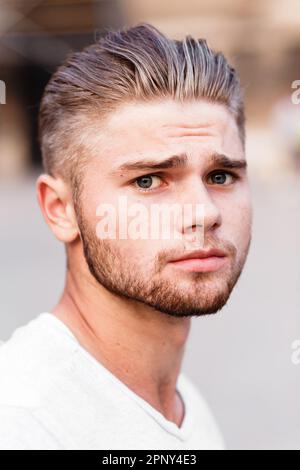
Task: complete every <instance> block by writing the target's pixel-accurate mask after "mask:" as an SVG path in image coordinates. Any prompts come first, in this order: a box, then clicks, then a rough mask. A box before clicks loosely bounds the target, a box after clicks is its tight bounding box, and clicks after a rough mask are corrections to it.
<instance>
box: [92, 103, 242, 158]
mask: <svg viewBox="0 0 300 470" xmlns="http://www.w3.org/2000/svg"><path fill="white" fill-rule="evenodd" d="M101 135H102V137H101V145H100V150H99V156H100V154H101V155H104V154H105V157H106V158H105V159H104V160H103V162H102V163H103V165H104V166H108V167H110V166H114V165H115V163H120V164H121V163H122V162H123V161H124V162H125V161H126V160H128V157H135V158H136V157H139V156H140V157H141V158H142V157H145V156H156V155H160V156H161V157H163V156H164V155H169V154H170V152H172V153H174V154H175V153H183V152H184V153H187V154H189V155H190V156H191V158H194V157H195V158H196V157H197V155H198V156H202V157H205V154H207V155H210V154H211V153H212V152H220V153H225V154H228V155H231V156H232V157H233V158H234V157H235V156H236V158H240V157H241V155H242V154H243V148H242V144H241V141H240V138H239V133H238V128H237V125H236V123H235V120H234V118H233V116H232V115H231V113H230V112H229V111H228V110H227V108H226V107H225V106H224V105H221V104H216V103H209V102H207V101H204V100H197V101H191V102H187V103H179V102H176V101H174V100H162V101H156V102H149V103H130V104H124V105H122V106H120V107H119V108H118V109H117V110H116V111H114V112H113V113H112V114H111V115H110V116H109V118H108V119H107V121H106V122H105V125H104V128H103V127H102V131H101ZM96 139H97V137H96ZM93 140H94V139H93ZM99 143H100V142H99Z"/></svg>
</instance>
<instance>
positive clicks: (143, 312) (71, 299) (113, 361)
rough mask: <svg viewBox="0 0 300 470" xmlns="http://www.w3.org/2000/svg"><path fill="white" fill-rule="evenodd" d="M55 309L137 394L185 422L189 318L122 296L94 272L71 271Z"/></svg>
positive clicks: (93, 351) (174, 420) (175, 418)
mask: <svg viewBox="0 0 300 470" xmlns="http://www.w3.org/2000/svg"><path fill="white" fill-rule="evenodd" d="M52 313H53V314H54V315H55V316H57V317H58V318H59V319H60V320H61V321H63V322H64V323H65V324H66V325H67V326H68V327H69V328H70V329H71V331H72V332H73V334H74V335H75V337H76V338H77V339H78V341H79V342H80V344H81V345H82V346H83V347H84V348H85V349H86V350H88V351H89V352H90V353H91V354H92V355H93V356H94V357H95V358H96V359H97V360H98V361H99V362H101V363H102V364H103V365H104V366H105V367H106V368H107V369H108V370H109V371H110V372H112V373H113V374H114V375H115V376H116V377H117V378H118V379H120V380H121V381H122V382H123V383H124V384H126V385H127V386H128V387H129V388H130V389H131V390H132V391H134V392H135V393H136V394H137V395H139V396H140V397H142V398H143V399H144V400H146V401H147V402H148V403H149V404H150V405H152V406H153V407H154V408H156V409H157V410H158V411H160V412H161V413H162V414H163V415H164V416H165V417H166V418H167V419H168V420H170V421H173V422H175V423H176V424H177V425H178V426H180V424H181V422H182V420H183V416H184V409H183V404H182V401H181V399H180V397H179V396H178V394H176V382H177V377H178V375H179V373H180V368H181V363H182V359H183V353H184V347H185V343H186V340H187V337H188V333H189V328H190V318H189V317H183V318H175V317H171V316H169V315H166V314H163V313H162V312H159V311H157V310H155V309H153V308H152V307H149V306H147V305H145V304H143V303H141V302H138V301H135V300H132V299H127V298H124V297H120V296H117V295H115V294H113V293H111V292H109V291H108V290H107V289H105V288H104V287H103V286H101V285H100V284H99V283H97V282H96V280H95V279H94V278H93V277H92V276H91V274H90V273H89V272H85V273H81V274H80V275H79V274H78V271H77V272H76V274H75V273H74V272H72V269H70V270H68V271H67V275H66V284H65V289H64V292H63V294H62V297H61V299H60V301H59V302H58V304H57V305H56V307H55V308H54V309H53V310H52Z"/></svg>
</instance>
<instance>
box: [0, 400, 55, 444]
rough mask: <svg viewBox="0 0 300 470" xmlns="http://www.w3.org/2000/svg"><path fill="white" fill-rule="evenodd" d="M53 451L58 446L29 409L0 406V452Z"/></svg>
mask: <svg viewBox="0 0 300 470" xmlns="http://www.w3.org/2000/svg"><path fill="white" fill-rule="evenodd" d="M55 449H56V450H58V449H61V446H60V444H59V443H58V441H57V440H56V439H55V438H54V436H53V435H52V434H51V433H50V432H49V431H48V430H47V429H45V427H44V426H43V425H42V424H41V423H40V422H39V421H38V420H37V419H36V417H35V416H34V413H33V412H32V411H31V410H30V409H28V408H23V407H17V406H1V405H0V450H55Z"/></svg>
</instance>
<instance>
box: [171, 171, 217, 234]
mask: <svg viewBox="0 0 300 470" xmlns="http://www.w3.org/2000/svg"><path fill="white" fill-rule="evenodd" d="M180 200H181V204H182V205H183V213H184V214H185V213H187V217H182V220H181V222H182V223H181V227H178V229H179V230H181V233H182V235H186V234H190V233H191V232H198V231H201V232H202V234H203V235H204V236H205V235H207V234H208V233H210V232H212V231H215V230H216V229H217V228H218V227H219V226H220V225H221V223H222V217H221V212H220V209H219V207H218V206H217V204H216V202H215V201H214V199H213V198H212V196H211V194H210V193H209V191H208V189H207V187H206V186H205V183H204V182H203V181H202V179H201V178H200V177H196V178H194V179H193V181H190V183H189V184H188V185H187V187H185V190H184V191H183V193H182V194H181V197H180Z"/></svg>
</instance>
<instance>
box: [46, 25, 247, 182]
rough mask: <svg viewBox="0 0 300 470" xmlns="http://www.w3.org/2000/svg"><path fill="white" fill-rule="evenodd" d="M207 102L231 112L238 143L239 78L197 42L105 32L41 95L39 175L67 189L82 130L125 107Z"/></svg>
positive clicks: (143, 28)
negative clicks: (42, 172)
mask: <svg viewBox="0 0 300 470" xmlns="http://www.w3.org/2000/svg"><path fill="white" fill-rule="evenodd" d="M162 98H166V99H170V98H172V99H174V100H178V101H180V102H184V101H188V100H196V99H201V98H202V99H206V100H208V101H210V102H213V103H221V104H224V105H225V106H226V107H227V109H228V110H229V111H230V112H231V113H232V115H233V116H234V118H235V121H236V123H237V126H238V130H239V135H240V138H241V141H242V143H243V145H244V141H245V117H244V104H243V97H242V90H241V86H240V81H239V77H238V75H237V73H236V71H235V70H234V68H232V67H231V66H230V65H229V63H228V62H227V60H226V59H225V57H224V55H223V54H222V53H219V52H215V51H213V50H212V49H211V48H209V47H208V45H207V43H206V41H205V40H204V39H194V38H193V37H191V36H186V37H185V39H183V40H182V41H178V40H171V39H169V38H167V37H166V36H165V35H164V34H162V33H161V32H160V31H159V30H158V29H156V28H155V27H154V26H152V25H150V24H148V23H140V24H138V25H136V26H135V27H132V28H127V29H122V30H118V31H112V30H108V31H107V33H106V35H105V36H103V37H100V39H99V40H97V41H96V42H95V43H94V44H92V45H90V46H88V47H86V48H84V49H83V50H82V51H80V52H73V53H71V54H69V55H68V57H67V58H66V60H65V62H64V63H63V64H62V65H61V66H60V67H59V68H58V70H57V71H56V72H55V73H54V74H53V75H52V77H51V79H50V81H49V83H48V84H47V86H46V88H45V91H44V95H43V97H42V101H41V106H40V113H39V141H40V145H41V151H42V158H43V165H44V170H45V171H46V172H47V173H49V174H51V175H53V176H57V175H59V176H61V177H63V178H64V179H66V180H69V181H70V182H71V183H74V182H76V181H77V176H78V173H79V172H80V168H81V165H83V164H84V162H85V160H86V158H88V155H87V154H88V152H87V146H86V142H85V141H84V137H83V135H84V133H83V132H82V130H83V129H84V128H85V127H86V126H88V125H89V120H88V119H89V118H93V117H96V119H97V123H98V124H99V123H102V122H104V121H105V119H106V118H107V117H109V115H110V114H111V113H113V111H114V110H117V108H118V106H120V105H121V104H125V103H126V102H128V103H132V102H134V101H136V102H151V101H154V100H155V99H162Z"/></svg>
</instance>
